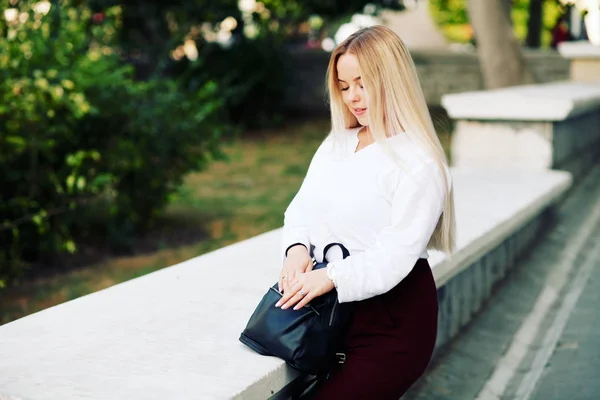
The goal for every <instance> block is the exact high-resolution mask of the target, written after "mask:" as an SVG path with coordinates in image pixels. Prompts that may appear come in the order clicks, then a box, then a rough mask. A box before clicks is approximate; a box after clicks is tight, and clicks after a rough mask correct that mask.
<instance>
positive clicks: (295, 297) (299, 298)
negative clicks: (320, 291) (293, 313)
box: [280, 289, 306, 310]
mask: <svg viewBox="0 0 600 400" xmlns="http://www.w3.org/2000/svg"><path fill="white" fill-rule="evenodd" d="M305 296H306V292H305V291H303V290H302V289H300V290H297V291H296V293H295V294H294V295H293V296H290V297H289V300H287V301H285V302H284V301H281V300H280V302H281V309H282V310H285V309H288V308H290V307H292V306H293V305H294V304H296V303H298V302H300V301H302V299H303V298H304V297H305ZM282 300H284V299H282ZM295 309H297V308H295Z"/></svg>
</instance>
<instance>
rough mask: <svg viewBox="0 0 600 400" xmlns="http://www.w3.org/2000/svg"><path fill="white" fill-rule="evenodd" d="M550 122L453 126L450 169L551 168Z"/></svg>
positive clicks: (507, 122)
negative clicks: (454, 167) (481, 167)
mask: <svg viewBox="0 0 600 400" xmlns="http://www.w3.org/2000/svg"><path fill="white" fill-rule="evenodd" d="M553 161H554V160H553V136H552V123H551V122H511V121H497V122H488V121H468V120H459V121H458V122H457V123H456V128H455V133H454V135H453V137H452V165H453V166H456V167H463V166H465V167H469V166H472V167H474V166H485V167H515V168H531V169H551V168H552V167H553Z"/></svg>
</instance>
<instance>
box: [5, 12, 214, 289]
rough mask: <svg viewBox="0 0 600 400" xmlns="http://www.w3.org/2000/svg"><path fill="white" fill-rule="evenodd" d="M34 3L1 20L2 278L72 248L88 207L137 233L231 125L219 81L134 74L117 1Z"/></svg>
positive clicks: (121, 236) (122, 230)
mask: <svg viewBox="0 0 600 400" xmlns="http://www.w3.org/2000/svg"><path fill="white" fill-rule="evenodd" d="M8 3H9V2H8V1H7V0H6V1H2V2H1V3H0V4H2V5H3V6H4V7H3V8H10V5H9V4H8ZM34 4H35V3H34V2H33V1H26V0H21V1H19V3H18V10H17V18H16V19H15V20H12V21H5V20H4V19H2V20H0V37H1V38H2V39H0V71H1V72H0V74H2V79H0V99H1V100H0V167H1V169H2V171H3V172H4V173H3V174H2V175H0V189H1V190H0V243H2V247H1V248H0V287H2V286H4V285H6V284H7V283H8V282H9V281H10V280H11V279H13V278H14V277H17V276H19V274H21V273H22V272H23V269H24V268H25V267H26V266H27V265H28V263H30V262H33V261H35V260H38V259H40V258H45V259H46V258H49V257H52V256H53V255H55V254H59V253H64V252H68V253H73V252H75V251H77V243H76V240H75V237H76V234H77V233H78V232H82V231H85V230H86V229H87V230H89V229H90V210H91V209H92V208H94V209H95V210H96V211H98V210H100V211H101V212H102V213H103V214H101V215H100V216H99V219H100V220H102V221H103V223H104V226H105V227H106V233H108V234H110V233H113V236H112V237H111V239H112V240H113V242H115V243H117V242H118V243H123V242H124V241H125V240H126V239H130V238H131V235H133V234H134V233H135V231H136V230H137V229H139V228H140V227H143V226H147V225H148V224H151V223H152V221H153V220H154V219H155V217H156V216H158V215H159V214H160V213H161V210H162V209H163V208H164V206H165V204H166V203H167V201H168V199H169V196H170V195H172V194H173V193H174V192H175V190H176V188H177V187H178V185H179V184H180V183H181V180H182V176H183V175H184V174H185V173H187V172H189V171H191V170H199V169H202V168H203V167H204V166H205V165H206V163H207V162H208V160H209V159H210V158H212V157H217V156H219V151H218V138H219V136H220V134H221V132H222V131H223V130H224V129H225V128H226V127H225V126H224V125H223V122H222V119H221V108H222V100H220V98H219V96H218V93H217V88H216V85H215V84H214V83H213V82H210V81H207V82H202V83H198V85H197V90H194V91H190V92H184V91H181V90H180V89H179V87H178V85H177V84H176V83H175V82H174V81H171V80H167V79H153V80H149V81H147V82H139V81H135V80H134V79H133V69H132V68H131V67H129V66H124V65H122V63H121V62H120V60H119V55H118V53H117V51H116V50H115V47H114V39H115V37H116V35H117V33H118V29H119V26H120V21H121V15H122V13H121V9H120V7H112V8H109V9H106V10H105V13H106V19H105V21H103V23H102V24H94V23H92V22H91V21H92V20H91V17H92V12H91V11H90V10H89V9H88V8H86V7H85V6H82V5H80V6H75V5H73V4H72V3H71V2H69V1H67V0H61V1H59V2H56V3H54V4H55V5H54V6H52V8H51V9H50V12H49V13H48V14H47V15H43V14H42V13H39V12H35V11H34V9H33V5H34ZM99 205H103V206H102V207H99ZM104 205H105V206H104ZM96 217H98V216H96Z"/></svg>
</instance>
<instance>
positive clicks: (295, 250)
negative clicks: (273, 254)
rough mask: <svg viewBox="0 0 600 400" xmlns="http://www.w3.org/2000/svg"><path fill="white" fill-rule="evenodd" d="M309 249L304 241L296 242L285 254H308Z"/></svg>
mask: <svg viewBox="0 0 600 400" xmlns="http://www.w3.org/2000/svg"><path fill="white" fill-rule="evenodd" d="M307 253H308V249H307V248H306V246H304V245H303V244H302V243H294V244H293V245H291V246H290V247H288V248H287V249H286V250H285V256H286V257H288V256H290V255H293V254H307Z"/></svg>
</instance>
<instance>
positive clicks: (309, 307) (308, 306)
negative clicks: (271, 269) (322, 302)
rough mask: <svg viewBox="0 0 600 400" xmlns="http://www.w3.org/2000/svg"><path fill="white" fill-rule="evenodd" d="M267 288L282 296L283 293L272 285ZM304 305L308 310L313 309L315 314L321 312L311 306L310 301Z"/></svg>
mask: <svg viewBox="0 0 600 400" xmlns="http://www.w3.org/2000/svg"><path fill="white" fill-rule="evenodd" d="M269 289H271V290H272V291H274V292H275V293H277V294H278V295H280V296H282V297H283V293H281V292H280V291H279V290H277V289H275V288H274V287H272V286H271V287H270V288H269ZM304 307H306V308H308V309H310V310H313V311H314V312H315V314H317V315H321V314H320V313H319V312H318V311H317V309H316V308H314V307H313V306H311V305H310V303H309V304H307V305H305V306H304Z"/></svg>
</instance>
